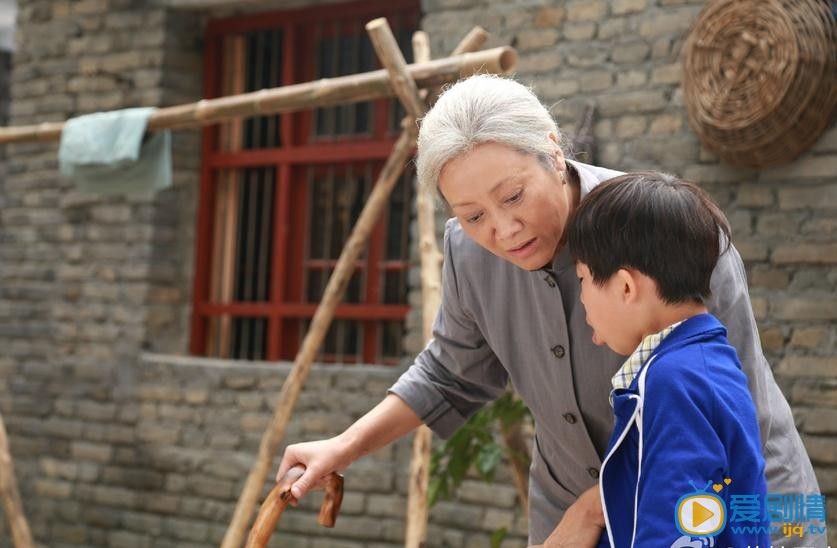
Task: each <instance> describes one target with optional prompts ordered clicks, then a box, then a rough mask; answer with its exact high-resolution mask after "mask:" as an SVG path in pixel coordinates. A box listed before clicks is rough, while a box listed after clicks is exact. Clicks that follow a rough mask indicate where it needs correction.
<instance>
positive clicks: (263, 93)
mask: <svg viewBox="0 0 837 548" xmlns="http://www.w3.org/2000/svg"><path fill="white" fill-rule="evenodd" d="M516 64H517V53H516V52H515V50H514V49H513V48H509V47H501V48H494V49H489V50H485V51H480V52H475V53H463V54H462V55H457V56H454V57H446V58H444V59H437V60H435V61H430V62H428V63H421V64H412V65H409V66H408V67H407V70H408V72H409V74H410V76H411V77H412V78H413V79H414V80H415V81H416V84H417V85H418V86H420V87H430V86H438V85H441V84H443V83H445V82H451V81H454V80H457V79H459V78H461V77H464V76H468V75H471V74H474V73H476V72H492V73H508V72H511V71H512V70H514V67H515V66H516ZM393 94H394V90H393V87H392V84H391V82H390V80H389V77H388V74H387V71H386V70H376V71H372V72H364V73H360V74H353V75H348V76H339V77H337V78H324V79H321V80H316V81H313V82H306V83H302V84H293V85H288V86H282V87H278V88H270V89H263V90H260V91H255V92H251V93H243V94H240V95H232V96H229V97H219V98H217V99H203V100H201V101H198V102H197V103H190V104H187V105H178V106H174V107H166V108H161V109H158V110H156V111H155V112H154V113H153V114H152V115H151V118H150V119H149V121H148V129H150V130H156V129H164V128H185V127H194V126H201V125H208V124H214V123H217V122H220V121H223V120H228V119H230V118H234V117H238V116H242V117H248V116H256V115H262V114H277V113H281V112H293V111H297V110H305V109H311V108H317V107H325V106H331V105H338V104H344V103H354V102H360V101H367V100H370V99H380V98H382V97H390V96H392V95H393ZM63 128H64V123H63V122H54V123H48V122H45V123H42V124H36V125H30V126H17V127H5V128H0V143H11V142H26V141H42V142H45V141H57V140H58V139H60V137H61V130H62V129H63Z"/></svg>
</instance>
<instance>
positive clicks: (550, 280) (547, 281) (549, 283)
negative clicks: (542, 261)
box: [544, 274, 555, 287]
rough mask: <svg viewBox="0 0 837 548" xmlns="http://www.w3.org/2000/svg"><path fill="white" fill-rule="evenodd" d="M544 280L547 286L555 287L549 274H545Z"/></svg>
mask: <svg viewBox="0 0 837 548" xmlns="http://www.w3.org/2000/svg"><path fill="white" fill-rule="evenodd" d="M544 281H545V282H546V285H548V286H549V287H555V280H553V279H552V276H550V275H549V274H547V275H546V278H544Z"/></svg>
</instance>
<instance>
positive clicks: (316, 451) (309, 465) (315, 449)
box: [276, 436, 352, 500]
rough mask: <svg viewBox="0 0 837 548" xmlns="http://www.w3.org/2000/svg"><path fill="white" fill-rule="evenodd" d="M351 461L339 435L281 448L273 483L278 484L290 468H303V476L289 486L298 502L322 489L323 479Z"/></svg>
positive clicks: (347, 449)
mask: <svg viewBox="0 0 837 548" xmlns="http://www.w3.org/2000/svg"><path fill="white" fill-rule="evenodd" d="M351 462H352V459H351V457H350V454H349V447H348V444H347V443H346V442H345V441H344V440H343V439H342V438H341V437H340V436H336V437H334V438H329V439H327V440H320V441H311V442H306V443H296V444H294V445H289V446H288V447H287V448H286V449H285V454H284V455H283V456H282V462H281V464H280V465H279V470H278V471H277V472H276V481H277V483H278V482H279V481H281V480H282V478H283V477H284V476H285V474H286V473H288V471H289V470H290V469H291V468H293V467H298V466H300V465H301V466H302V467H304V469H305V471H304V473H303V474H302V475H301V476H300V477H299V479H297V480H296V481H295V482H294V484H293V486H292V487H291V494H292V495H293V496H294V498H296V499H297V500H299V499H300V498H302V497H303V496H305V494H306V493H307V492H308V491H310V490H312V489H316V488H318V487H323V486H325V480H326V477H327V476H328V475H329V474H330V473H332V472H340V471H342V470H344V469H345V468H346V467H347V466H349V464H351Z"/></svg>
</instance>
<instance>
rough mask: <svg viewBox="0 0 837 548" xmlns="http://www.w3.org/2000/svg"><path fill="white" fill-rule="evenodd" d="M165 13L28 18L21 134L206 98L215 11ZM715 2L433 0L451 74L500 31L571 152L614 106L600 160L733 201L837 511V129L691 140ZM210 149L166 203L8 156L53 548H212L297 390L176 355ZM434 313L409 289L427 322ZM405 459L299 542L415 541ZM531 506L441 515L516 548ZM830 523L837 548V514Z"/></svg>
mask: <svg viewBox="0 0 837 548" xmlns="http://www.w3.org/2000/svg"><path fill="white" fill-rule="evenodd" d="M193 4H194V2H193ZM162 5H164V4H163V3H144V2H135V1H133V0H73V1H70V0H54V1H50V0H25V1H21V2H20V13H19V21H18V48H17V51H16V53H15V54H14V67H13V69H12V72H11V79H10V86H11V87H10V93H11V107H10V113H9V117H10V118H9V123H11V124H14V125H18V124H28V123H35V122H42V121H56V120H64V119H66V118H68V117H71V116H75V115H78V114H82V113H87V112H92V111H97V110H105V109H115V108H122V107H128V106H141V105H158V106H165V105H171V104H176V103H183V102H187V101H192V100H195V99H197V98H199V96H200V82H201V67H202V60H201V59H202V43H201V40H202V29H203V27H204V23H205V18H206V14H205V13H204V12H201V11H189V12H179V11H171V10H166V9H163V8H161V7H159V6H162ZM701 5H702V1H695V0H612V1H609V2H608V1H605V0H583V1H582V0H573V1H564V0H521V1H518V2H514V3H509V2H492V1H488V0H426V1H425V2H424V3H423V11H424V13H425V16H424V19H423V27H424V28H425V29H426V30H428V31H429V32H430V36H431V40H432V49H433V51H434V52H436V54H437V55H438V52H443V51H450V50H451V49H452V48H453V47H454V46H455V45H456V43H457V42H458V40H459V39H460V37H461V36H463V35H464V33H465V32H466V31H467V30H469V29H470V28H471V27H472V26H473V25H475V24H479V25H482V26H483V27H485V28H486V29H488V30H489V31H490V32H491V33H492V38H491V41H490V43H489V45H490V46H493V45H501V44H514V45H515V46H516V47H517V48H518V51H519V52H520V54H521V63H520V66H519V71H518V77H519V78H520V79H521V80H523V81H524V82H527V83H531V84H533V85H534V87H535V89H536V90H537V92H538V93H539V94H540V95H541V97H542V98H543V100H544V102H545V103H546V104H548V105H550V106H551V107H552V109H553V112H554V113H555V115H556V116H557V118H558V120H559V122H560V123H561V124H562V126H563V127H564V129H565V130H566V131H567V133H569V134H572V132H573V126H574V124H575V122H576V119H577V117H578V116H579V114H580V113H581V111H582V109H583V107H584V106H585V105H586V103H587V101H588V100H590V99H595V100H596V101H597V102H598V105H599V119H598V122H597V124H596V128H595V134H596V139H597V144H598V150H599V155H598V157H597V158H596V159H595V161H596V162H597V163H599V164H601V165H605V166H608V167H613V168H617V169H625V170H628V169H636V168H644V169H648V168H654V169H664V170H667V171H671V172H674V173H678V174H681V175H684V176H685V177H687V178H690V179H692V180H694V181H696V182H698V183H700V184H701V185H702V186H704V188H706V189H708V190H709V191H710V192H711V193H712V194H713V195H714V196H715V197H716V199H718V201H719V202H720V203H721V205H722V206H723V207H724V210H725V211H726V213H727V215H728V216H729V218H730V221H731V222H732V225H733V230H734V238H735V242H736V245H737V246H738V248H739V249H740V251H741V253H742V255H743V256H744V259H745V261H746V265H747V269H748V274H749V276H750V281H751V294H752V297H753V305H754V308H755V312H756V316H757V319H758V321H759V326H760V329H761V332H762V338H763V343H764V345H765V349H766V351H767V354H768V358H769V359H770V361H771V363H772V364H773V366H774V368H775V371H776V374H777V377H778V378H779V381H780V383H781V386H782V387H783V389H784V391H785V393H786V395H787V397H788V398H789V400H790V401H791V404H792V406H793V408H794V412H795V413H796V416H797V418H798V425H799V428H800V430H801V431H802V433H803V437H804V439H805V443H806V445H807V447H808V449H809V451H810V453H811V456H812V459H813V460H814V462H815V466H816V469H817V475H818V477H819V479H820V483H821V486H822V488H823V490H824V491H825V493H826V494H827V495H828V496H829V497H830V498H833V497H834V496H835V495H837V437H835V434H837V426H835V425H837V420H835V419H837V358H835V345H837V299H835V297H834V295H835V294H837V292H835V286H837V273H836V272H835V268H834V264H835V263H837V236H835V232H837V222H836V221H835V218H836V217H837V216H835V210H837V180H836V179H835V175H837V128H835V127H834V126H833V125H832V127H831V129H829V130H828V132H827V133H826V134H825V135H823V137H822V138H821V139H820V140H819V141H818V142H817V143H816V145H815V146H814V147H813V149H812V150H811V151H809V152H808V153H806V154H805V155H803V157H801V158H799V159H798V160H796V161H795V162H793V163H791V164H789V165H787V166H784V167H781V168H777V169H772V170H764V171H752V170H739V169H732V168H729V167H727V166H725V165H723V164H722V163H720V162H719V161H718V159H717V158H716V157H715V155H713V154H712V153H710V152H708V151H706V150H704V149H703V148H702V147H701V145H700V143H699V142H698V141H697V139H696V138H695V136H694V135H693V134H692V133H691V132H690V130H689V129H688V126H687V123H686V120H685V113H684V107H683V99H682V91H681V89H680V86H679V81H680V58H679V54H680V48H681V46H682V42H683V37H684V33H685V32H686V31H687V30H688V28H689V25H690V24H691V22H692V21H693V20H694V17H695V15H696V14H697V12H698V11H699V10H700V8H701ZM0 83H2V70H0ZM1 89H2V86H0V90H1ZM0 93H2V91H0ZM1 107H2V98H0V108H1ZM199 137H200V136H199V132H197V131H179V132H176V133H175V139H174V142H175V144H174V147H175V150H174V162H175V185H174V188H172V189H169V190H167V191H165V192H162V193H159V194H158V195H156V196H155V197H153V198H143V197H111V198H100V197H91V196H87V195H82V194H79V193H77V192H75V191H74V189H73V188H72V187H71V186H70V185H69V184H68V183H67V182H65V181H63V180H61V179H60V178H59V177H58V173H57V159H56V152H57V146H56V145H55V144H18V145H9V146H4V147H0V154H5V155H6V157H5V160H3V161H0V348H2V349H3V352H2V357H0V412H2V414H3V417H4V418H5V419H6V422H7V426H8V429H9V434H10V437H11V444H12V451H13V454H14V457H15V459H16V470H17V475H18V478H19V481H20V482H21V486H22V490H23V494H24V503H25V506H26V510H27V513H28V514H29V516H30V518H31V519H32V522H33V529H34V530H35V532H36V536H37V538H38V541H39V542H42V543H44V544H47V545H50V546H104V545H111V546H144V545H154V546H168V545H172V546H173V545H177V546H191V545H195V546H197V545H210V544H216V545H217V539H218V538H220V536H219V535H221V534H222V532H223V528H224V526H225V525H226V523H227V522H228V518H229V514H230V512H231V508H232V504H233V503H234V499H235V497H236V496H237V493H238V492H239V490H240V486H241V484H242V482H243V475H244V474H245V473H246V470H247V469H248V468H249V463H250V462H251V460H250V459H252V458H253V456H254V455H255V451H256V447H257V445H258V437H259V435H260V433H261V431H262V429H263V427H264V424H265V421H266V420H267V417H268V416H269V411H268V410H269V409H270V406H272V404H273V400H272V398H273V397H275V394H276V393H277V391H278V386H279V383H281V380H282V379H283V378H284V375H285V374H286V371H287V369H286V368H283V367H279V368H275V367H274V366H265V365H260V364H245V363H219V362H213V361H207V360H191V359H185V358H182V357H170V356H169V357H166V354H178V353H179V354H183V353H185V350H186V346H187V344H186V343H187V340H188V318H189V301H190V295H191V276H192V269H193V265H192V260H193V259H192V257H193V253H194V251H193V249H194V225H195V219H194V208H195V201H196V195H195V192H196V188H197V178H198V167H199ZM4 172H5V173H4ZM415 258H417V257H415ZM417 274H418V273H417V271H415V270H414V271H412V272H411V276H410V281H411V284H412V286H413V288H417V287H418V283H419V279H418V275H417ZM419 300H420V296H419V293H418V292H417V291H415V290H414V291H412V292H411V295H410V303H411V304H413V305H415V306H417V305H418V304H419ZM408 325H409V327H410V333H409V334H408V345H407V346H408V348H409V350H410V351H411V352H412V351H416V350H418V349H419V348H420V336H419V335H418V332H419V331H420V325H421V322H420V312H419V311H418V310H416V311H414V312H413V313H411V314H410V316H409V318H408ZM148 350H150V351H152V352H154V353H155V354H153V355H143V352H144V351H148ZM405 359H407V358H405ZM396 373H397V372H396V371H395V370H380V369H375V368H373V369H368V370H367V369H361V368H333V367H332V368H322V369H318V370H315V372H314V374H312V376H311V381H310V384H309V386H308V388H307V389H306V391H305V392H304V394H303V399H302V401H301V402H300V412H299V414H298V415H297V416H296V417H295V419H294V423H293V425H292V426H291V430H292V432H291V437H292V438H293V439H303V438H311V437H320V436H325V435H329V434H331V433H336V432H337V431H338V430H339V429H340V428H341V427H342V426H345V425H346V424H348V421H350V420H351V419H353V418H355V417H357V416H358V415H359V414H360V413H361V412H362V411H364V410H365V409H367V408H368V407H370V406H371V405H372V404H373V403H374V402H376V401H377V400H379V399H380V397H381V396H382V393H383V390H384V389H385V388H386V386H388V384H389V382H390V381H391V380H392V378H394V375H395V374H396ZM335 394H339V396H336V395H335ZM337 404H339V405H341V406H342V407H339V408H338V407H337ZM407 445H408V443H407V442H404V443H401V444H399V445H397V446H396V447H394V448H392V449H388V450H385V451H383V452H381V453H380V454H378V455H375V456H374V457H372V458H370V459H369V460H367V461H365V462H362V463H359V464H358V465H357V466H355V467H353V468H352V469H351V470H350V472H349V475H348V480H347V481H348V483H347V486H348V489H349V495H348V496H347V499H346V508H345V510H344V512H345V516H344V517H345V518H347V519H345V520H344V521H343V522H342V523H341V525H339V526H338V529H337V530H336V531H335V533H334V535H336V536H332V537H327V536H321V535H320V532H319V531H316V530H315V529H314V527H315V526H314V525H313V524H314V520H313V518H312V516H311V515H310V514H311V513H312V512H313V507H312V506H311V505H312V504H313V501H311V502H306V503H305V505H304V508H303V509H302V510H301V511H298V512H295V513H289V514H288V515H287V516H285V518H284V520H283V524H282V529H283V530H287V531H288V536H287V538H288V539H290V538H293V539H294V542H295V543H296V544H295V545H298V546H306V547H308V546H310V547H312V548H314V547H319V546H360V545H371V546H390V545H392V546H394V545H397V544H399V543H400V539H401V535H402V528H403V512H404V503H403V490H404V474H405V471H406V462H407V458H408V457H407V456H406V453H407V451H408V449H407ZM501 479H503V480H505V479H506V478H501ZM382 486H385V487H382ZM513 506H514V492H513V489H512V488H511V487H510V484H509V483H508V482H507V481H501V483H500V485H498V486H492V487H489V486H486V485H484V484H482V483H479V482H476V481H469V482H468V483H467V484H466V486H465V488H464V489H463V490H462V492H461V493H460V495H459V499H458V500H455V501H453V502H446V503H441V504H440V505H439V506H438V507H437V509H436V510H435V511H434V513H433V517H432V524H431V539H433V540H432V543H433V545H446V546H486V545H487V544H488V538H489V535H490V532H491V531H492V530H493V529H495V528H497V527H499V526H503V525H509V526H510V527H511V530H512V532H513V534H512V536H511V539H510V540H509V541H508V542H507V543H506V544H507V545H508V546H519V545H520V544H522V543H523V532H524V531H525V524H524V523H523V521H522V520H521V517H520V515H519V513H515V512H512V511H511V510H510V509H511V508H512V507H513ZM829 516H830V517H831V520H830V523H831V534H832V544H837V542H835V538H834V535H837V523H835V521H834V519H835V517H837V506H835V505H834V504H833V503H831V502H830V503H829ZM4 528H5V523H4V522H2V520H0V546H5V545H8V540H7V538H6V537H7V535H5V534H4V532H5V529H4ZM338 538H339V541H338V540H336V539H338ZM288 542H289V541H288ZM3 543H6V544H3ZM283 545H288V544H283Z"/></svg>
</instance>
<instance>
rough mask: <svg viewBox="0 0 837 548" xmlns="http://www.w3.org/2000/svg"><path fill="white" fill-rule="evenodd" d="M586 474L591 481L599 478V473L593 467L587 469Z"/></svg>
mask: <svg viewBox="0 0 837 548" xmlns="http://www.w3.org/2000/svg"><path fill="white" fill-rule="evenodd" d="M587 473H588V474H590V477H591V478H593V479H598V478H599V471H598V470H597V469H595V468H593V467H590V468H588V469H587Z"/></svg>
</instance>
